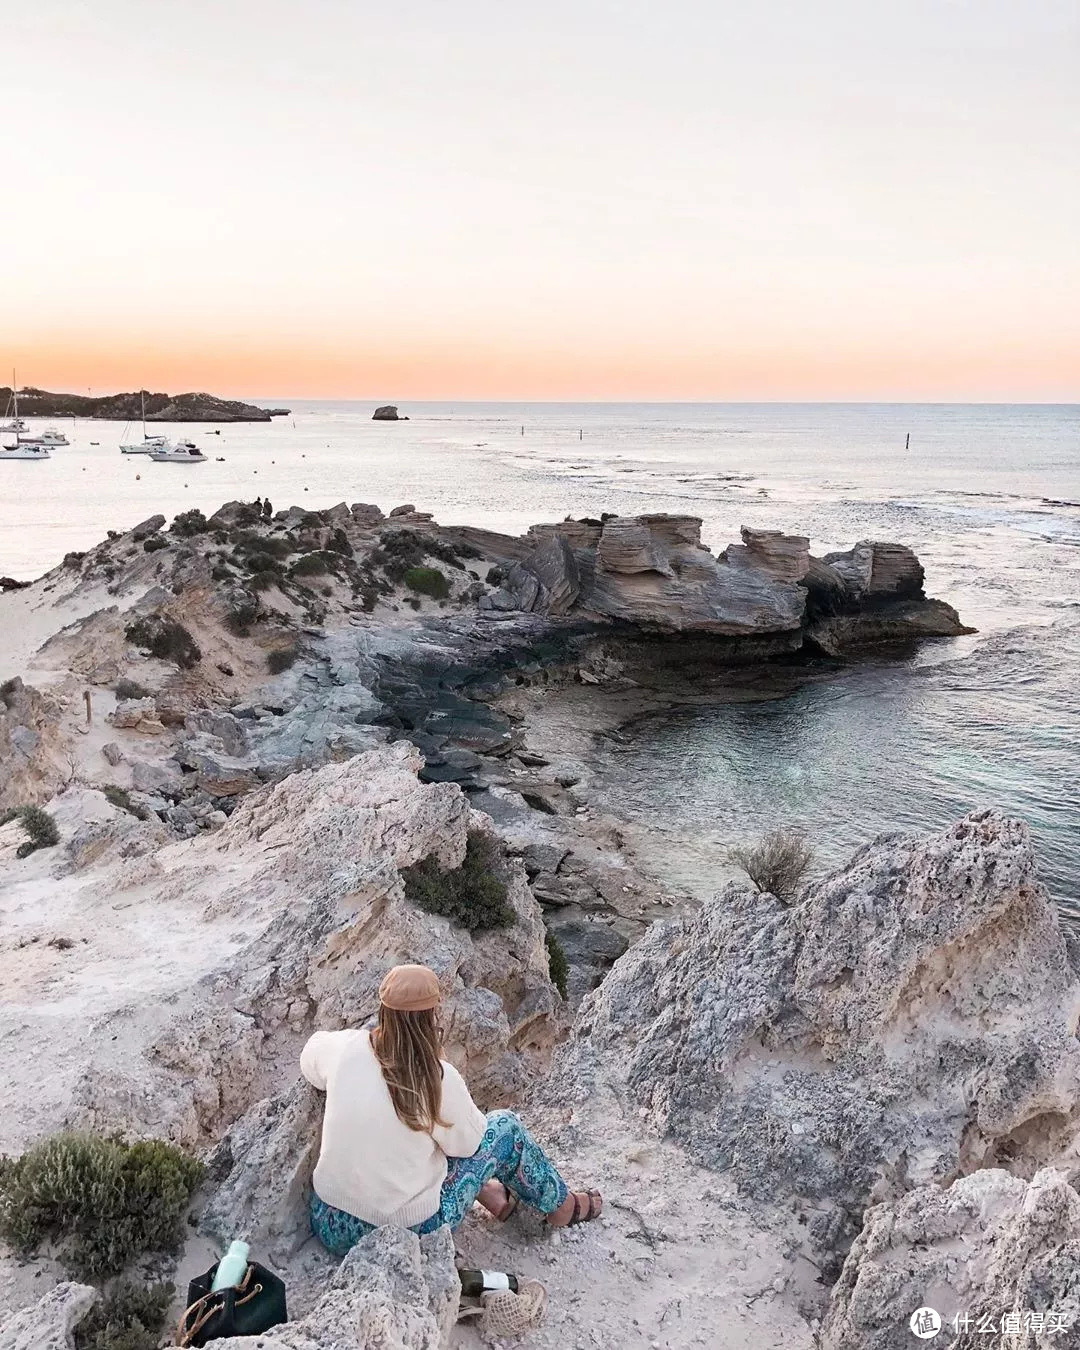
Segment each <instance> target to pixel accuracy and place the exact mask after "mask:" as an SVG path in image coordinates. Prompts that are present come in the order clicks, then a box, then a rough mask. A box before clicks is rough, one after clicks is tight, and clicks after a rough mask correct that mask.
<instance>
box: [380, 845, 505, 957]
mask: <svg viewBox="0 0 1080 1350" xmlns="http://www.w3.org/2000/svg"><path fill="white" fill-rule="evenodd" d="M498 865H499V852H498V848H497V846H496V845H495V843H494V841H493V840H491V839H489V838H488V836H487V835H486V834H481V833H480V832H479V831H477V830H470V831H469V838H468V843H467V845H466V848H465V861H464V862H463V863H462V864H461V866H460V867H455V868H451V869H450V870H449V871H446V872H444V871H443V870H442V868H441V867H440V866H439V862H438V859H437V858H436V857H435V856H434V855H430V856H429V857H427V858H423V859H421V861H420V862H418V863H415V864H414V865H413V866H412V867H405V868H402V872H401V875H402V878H403V879H404V882H405V895H406V898H407V899H409V900H411V901H412V902H413V904H415V905H419V906H420V908H421V909H423V910H426V911H427V912H428V913H429V914H442V915H444V916H445V917H446V918H448V919H449V920H450V921H451V923H456V924H457V925H458V927H459V928H464V929H466V930H467V931H468V932H470V933H477V932H484V931H485V930H487V929H490V928H508V927H509V926H510V925H511V924H512V923H513V922H514V921H515V918H516V915H515V914H514V911H513V910H512V909H511V908H510V906H509V904H508V903H507V899H506V885H505V883H504V882H503V881H502V879H501V878H500V877H499V875H498V873H497V870H496V869H497V867H498Z"/></svg>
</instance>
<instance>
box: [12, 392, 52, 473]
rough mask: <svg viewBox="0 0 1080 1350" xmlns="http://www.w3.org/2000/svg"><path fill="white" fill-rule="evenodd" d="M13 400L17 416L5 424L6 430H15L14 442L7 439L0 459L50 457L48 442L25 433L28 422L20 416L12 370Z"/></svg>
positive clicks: (17, 393)
mask: <svg viewBox="0 0 1080 1350" xmlns="http://www.w3.org/2000/svg"><path fill="white" fill-rule="evenodd" d="M11 400H12V404H13V406H14V411H15V417H14V419H13V421H12V422H11V423H10V424H9V425H7V426H5V428H4V430H5V431H9V432H10V431H11V430H12V429H14V431H15V440H14V443H12V442H10V441H6V442H5V443H4V448H3V449H2V450H0V461H2V460H7V459H49V458H50V455H49V447H48V444H47V443H46V442H45V441H43V440H42V439H41V437H40V436H26V435H24V434H23V433H24V432H25V430H26V423H25V422H24V421H23V420H22V418H21V417H20V416H19V391H18V389H17V388H16V387H15V372H14V371H12V372H11Z"/></svg>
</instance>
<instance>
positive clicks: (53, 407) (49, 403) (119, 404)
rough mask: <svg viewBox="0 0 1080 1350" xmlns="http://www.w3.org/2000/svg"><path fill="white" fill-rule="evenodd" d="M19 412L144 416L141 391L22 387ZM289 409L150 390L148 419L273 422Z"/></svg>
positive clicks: (4, 393) (4, 396)
mask: <svg viewBox="0 0 1080 1350" xmlns="http://www.w3.org/2000/svg"><path fill="white" fill-rule="evenodd" d="M10 395H11V389H10V388H4V387H0V407H3V406H6V405H7V401H8V399H9V397H10ZM19 412H20V413H21V414H22V415H23V416H24V417H96V418H101V419H103V420H106V421H112V422H123V421H128V420H130V419H132V418H138V417H140V416H141V415H142V402H141V393H140V391H139V390H136V391H135V393H133V394H104V395H102V396H101V397H99V398H92V397H90V396H89V395H87V394H50V393H48V392H47V391H46V390H44V389H20V390H19ZM288 413H289V409H288V408H258V407H256V406H255V404H253V403H241V402H239V401H238V400H236V399H227V398H216V397H215V396H214V395H213V394H151V393H150V392H147V393H146V420H147V421H148V422H269V421H270V419H271V417H284V416H287V414H288Z"/></svg>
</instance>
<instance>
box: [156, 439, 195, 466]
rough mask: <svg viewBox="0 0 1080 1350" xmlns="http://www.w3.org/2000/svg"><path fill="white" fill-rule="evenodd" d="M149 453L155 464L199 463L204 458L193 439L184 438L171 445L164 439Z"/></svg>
mask: <svg viewBox="0 0 1080 1350" xmlns="http://www.w3.org/2000/svg"><path fill="white" fill-rule="evenodd" d="M149 455H150V458H151V459H152V460H153V461H154V463H155V464H199V463H201V462H202V461H203V460H204V459H205V458H206V456H205V455H204V454H203V452H202V451H201V450H200V449H199V447H198V446H197V445H196V444H195V442H194V441H189V440H186V439H185V440H182V441H176V442H175V444H172V445H170V444H169V442H168V441H165V443H164V444H163V445H161V446H158V447H155V448H154V449H153V450H151V451H149Z"/></svg>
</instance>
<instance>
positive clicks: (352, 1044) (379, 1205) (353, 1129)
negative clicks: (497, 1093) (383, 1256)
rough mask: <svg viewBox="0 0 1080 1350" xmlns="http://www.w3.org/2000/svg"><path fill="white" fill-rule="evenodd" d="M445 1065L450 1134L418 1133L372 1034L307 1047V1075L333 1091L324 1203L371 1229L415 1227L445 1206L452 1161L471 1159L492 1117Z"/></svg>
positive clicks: (322, 1172)
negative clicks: (402, 1112) (393, 1095)
mask: <svg viewBox="0 0 1080 1350" xmlns="http://www.w3.org/2000/svg"><path fill="white" fill-rule="evenodd" d="M442 1066H443V1090H442V1107H441V1109H440V1111H439V1114H440V1115H441V1117H442V1118H443V1120H446V1121H449V1122H450V1127H449V1129H444V1128H443V1127H442V1126H440V1125H437V1126H436V1127H435V1128H434V1130H432V1132H431V1134H421V1133H419V1132H418V1131H416V1130H410V1129H409V1127H408V1126H407V1125H405V1124H403V1123H402V1122H401V1121H400V1120H399V1119H398V1115H397V1112H396V1111H395V1110H394V1103H393V1102H392V1101H391V1099H390V1092H389V1090H388V1088H387V1086H386V1080H385V1079H384V1078H383V1072H382V1067H381V1065H380V1064H379V1061H378V1060H377V1059H376V1058H375V1051H374V1050H373V1049H372V1045H371V1037H370V1036H369V1035H368V1033H367V1032H366V1031H317V1032H316V1033H315V1034H314V1036H312V1037H311V1039H310V1040H309V1041H308V1043H307V1045H305V1046H304V1049H303V1051H302V1052H301V1055H300V1068H301V1071H302V1072H303V1075H304V1077H305V1078H306V1079H307V1080H308V1082H309V1083H311V1084H312V1086H313V1087H317V1088H319V1089H321V1090H322V1091H325V1093H326V1109H325V1112H324V1114H323V1130H322V1148H321V1149H320V1152H319V1161H318V1163H317V1164H316V1167H315V1175H314V1178H313V1185H314V1187H315V1194H316V1195H317V1196H318V1197H319V1199H320V1200H322V1201H324V1202H325V1203H326V1204H328V1205H333V1207H334V1208H335V1209H343V1210H345V1211H346V1212H347V1213H349V1214H355V1215H356V1217H357V1218H358V1219H363V1220H365V1222H367V1223H372V1224H377V1225H382V1224H394V1225H395V1226H397V1227H400V1228H410V1227H412V1225H413V1224H417V1223H423V1221H424V1220H425V1219H430V1218H431V1216H432V1215H433V1214H434V1213H435V1212H436V1210H437V1209H438V1208H439V1201H440V1192H441V1190H442V1184H443V1181H444V1180H445V1179H446V1159H447V1157H451V1158H469V1157H471V1156H472V1155H473V1154H474V1153H475V1152H476V1150H477V1149H478V1148H479V1146H480V1141H481V1139H482V1138H483V1137H484V1130H485V1129H486V1128H487V1119H486V1117H485V1116H484V1114H483V1112H481V1111H480V1109H479V1108H478V1107H477V1106H476V1104H475V1102H474V1101H473V1099H472V1097H470V1096H469V1089H468V1088H467V1087H466V1086H465V1080H464V1079H463V1078H462V1076H461V1074H459V1073H458V1071H457V1069H455V1068H454V1066H453V1065H452V1064H447V1063H446V1061H445V1060H443V1062H442Z"/></svg>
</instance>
